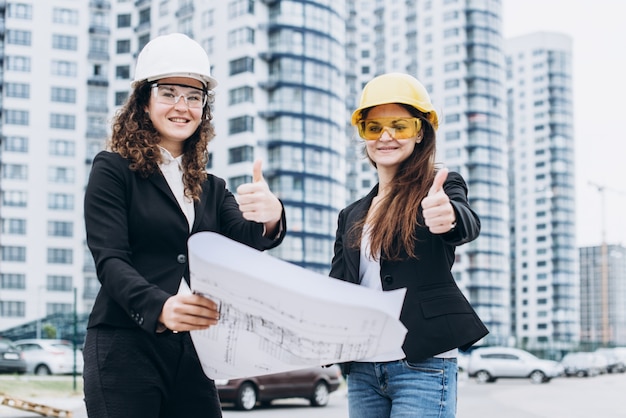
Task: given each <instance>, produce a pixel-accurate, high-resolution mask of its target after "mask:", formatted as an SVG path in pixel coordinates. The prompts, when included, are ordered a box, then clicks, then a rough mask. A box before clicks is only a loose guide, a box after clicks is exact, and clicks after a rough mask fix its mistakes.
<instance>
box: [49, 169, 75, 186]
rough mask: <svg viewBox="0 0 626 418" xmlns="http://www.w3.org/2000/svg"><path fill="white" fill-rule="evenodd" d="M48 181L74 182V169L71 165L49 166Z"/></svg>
mask: <svg viewBox="0 0 626 418" xmlns="http://www.w3.org/2000/svg"><path fill="white" fill-rule="evenodd" d="M48 181H50V182H51V183H65V184H71V183H74V169H73V168H71V167H50V168H48Z"/></svg>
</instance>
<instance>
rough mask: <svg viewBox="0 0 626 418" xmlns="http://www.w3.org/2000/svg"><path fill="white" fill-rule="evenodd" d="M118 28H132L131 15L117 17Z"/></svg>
mask: <svg viewBox="0 0 626 418" xmlns="http://www.w3.org/2000/svg"><path fill="white" fill-rule="evenodd" d="M117 27H118V28H130V13H126V14H122V15H117Z"/></svg>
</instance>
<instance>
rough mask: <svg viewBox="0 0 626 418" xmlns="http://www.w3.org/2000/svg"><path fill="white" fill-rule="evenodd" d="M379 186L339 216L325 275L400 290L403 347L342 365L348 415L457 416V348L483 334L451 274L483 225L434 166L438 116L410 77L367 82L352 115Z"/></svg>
mask: <svg viewBox="0 0 626 418" xmlns="http://www.w3.org/2000/svg"><path fill="white" fill-rule="evenodd" d="M352 124H353V125H356V127H357V130H358V133H359V136H360V137H361V138H362V139H364V140H365V151H366V154H367V158H368V159H369V161H370V162H371V163H372V165H373V166H374V167H375V168H376V171H377V173H378V180H379V183H378V184H377V185H376V186H375V187H374V188H373V189H372V191H371V192H370V193H369V194H368V195H367V196H365V197H364V198H362V199H360V200H358V201H356V202H354V203H352V204H351V205H349V206H348V207H346V208H345V209H343V210H342V211H341V212H340V214H339V219H338V227H337V234H336V240H335V246H334V256H333V260H332V267H331V271H330V276H332V277H335V278H337V279H341V280H345V281H348V282H351V283H356V284H359V285H361V286H367V287H370V288H372V289H377V290H381V291H387V290H393V289H399V288H406V289H407V293H406V297H405V301H404V304H403V306H402V311H401V314H400V320H401V321H402V323H403V324H404V325H405V327H406V328H407V335H406V338H405V341H404V344H403V345H402V347H398V348H397V350H395V351H393V352H390V353H386V354H384V355H380V356H377V357H375V358H367V359H361V360H359V361H354V362H350V363H345V364H343V365H342V369H343V372H344V375H346V376H347V382H348V398H349V410H350V418H369V417H376V418H384V417H420V418H425V417H438V418H442V417H454V416H455V414H456V387H457V363H456V357H457V355H458V349H459V348H462V349H467V348H469V347H470V346H471V345H472V344H474V343H475V342H477V341H478V340H480V339H481V338H483V337H484V336H485V335H487V333H488V331H487V329H486V327H485V326H484V324H483V323H482V321H481V320H480V318H478V316H477V314H476V312H474V310H473V309H472V307H471V305H470V304H469V302H468V301H467V300H466V298H465V297H464V296H463V294H462V292H461V291H460V290H459V288H458V287H457V285H456V282H455V280H454V277H453V276H452V273H451V271H450V270H451V268H452V264H453V263H454V258H455V256H454V252H455V247H456V246H458V245H461V244H465V243H467V242H470V241H472V240H474V239H475V238H476V237H478V234H479V231H480V221H479V219H478V216H477V215H476V213H475V212H474V211H473V210H472V209H471V208H470V205H469V203H468V200H467V193H468V190H467V185H466V183H465V181H464V180H463V178H462V177H461V176H460V175H459V174H458V173H454V172H448V170H447V169H446V168H436V165H435V161H434V160H435V149H436V142H435V131H436V129H437V127H438V117H437V112H436V111H435V109H434V107H433V105H432V103H431V101H430V97H429V95H428V92H427V91H426V89H425V88H424V86H423V85H422V84H421V83H420V82H419V81H418V80H417V79H415V78H414V77H412V76H410V75H407V74H401V73H389V74H383V75H381V76H378V77H376V78H374V79H373V80H371V81H370V82H369V83H367V84H366V85H365V87H364V89H363V92H362V94H361V100H360V104H359V107H358V108H357V109H356V110H355V111H354V113H353V114H352Z"/></svg>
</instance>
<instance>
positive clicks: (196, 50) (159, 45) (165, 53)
mask: <svg viewBox="0 0 626 418" xmlns="http://www.w3.org/2000/svg"><path fill="white" fill-rule="evenodd" d="M166 77H189V78H194V79H196V80H198V81H201V82H202V84H204V86H205V87H206V88H208V89H212V88H214V87H215V86H216V85H217V81H216V80H215V79H214V78H213V77H212V76H211V64H210V63H209V57H208V56H207V53H206V51H205V50H204V49H203V48H202V46H201V45H200V44H199V43H197V42H196V41H194V40H193V39H191V38H190V37H188V36H187V35H185V34H182V33H171V34H169V35H162V36H159V37H156V38H154V39H153V40H151V41H150V42H148V43H147V44H146V46H144V47H143V49H142V50H141V52H140V53H139V56H138V57H137V65H136V67H135V77H134V79H133V82H132V83H131V85H132V87H135V86H137V84H138V83H139V82H141V81H146V80H147V81H154V80H158V79H161V78H166Z"/></svg>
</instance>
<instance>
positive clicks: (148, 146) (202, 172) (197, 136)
mask: <svg viewBox="0 0 626 418" xmlns="http://www.w3.org/2000/svg"><path fill="white" fill-rule="evenodd" d="M151 84H152V83H150V82H148V81H144V82H142V83H140V84H139V85H137V87H135V89H134V90H133V91H132V92H131V94H130V96H129V97H128V100H127V101H126V103H125V104H124V105H123V106H122V107H121V108H120V109H119V110H118V111H117V113H116V114H115V116H114V117H113V122H112V134H111V139H110V141H109V148H110V150H111V151H113V152H117V153H118V154H120V155H121V156H123V157H124V158H128V159H129V160H130V161H131V163H130V165H129V166H128V167H129V168H130V169H131V170H132V171H136V172H138V173H139V174H140V175H141V176H142V177H148V176H150V175H151V174H153V173H155V172H157V171H158V170H159V163H160V162H161V150H160V149H159V142H160V138H159V133H158V132H157V130H156V129H155V127H154V125H153V124H152V121H151V120H150V115H149V114H148V113H147V112H146V110H145V109H146V108H147V107H148V103H149V101H150V91H151ZM207 94H208V96H209V98H208V100H207V104H206V105H205V107H204V109H203V110H202V121H201V122H200V125H199V126H198V129H197V130H196V131H195V132H194V133H193V135H191V136H190V137H189V138H188V139H187V140H186V141H185V143H184V145H183V161H182V164H183V172H184V174H183V183H184V185H185V195H186V196H187V197H190V198H192V199H194V200H199V199H200V194H201V193H202V183H203V182H204V181H205V180H206V178H207V173H206V163H207V161H208V158H209V151H208V144H209V142H210V141H211V140H212V139H213V137H215V130H214V128H213V124H212V123H211V120H212V119H213V115H212V113H211V104H212V103H213V99H214V97H213V92H212V91H211V90H209V91H208V92H207Z"/></svg>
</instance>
